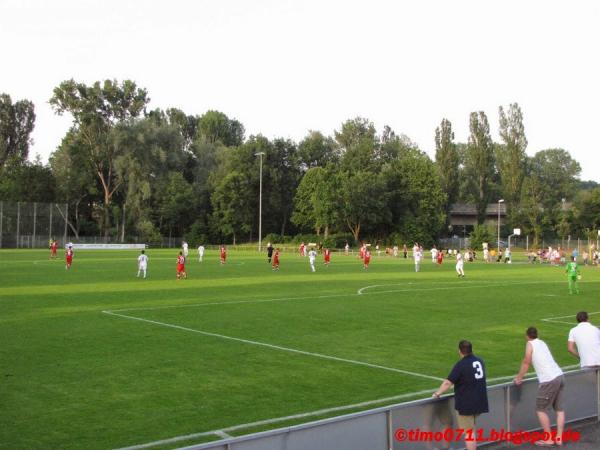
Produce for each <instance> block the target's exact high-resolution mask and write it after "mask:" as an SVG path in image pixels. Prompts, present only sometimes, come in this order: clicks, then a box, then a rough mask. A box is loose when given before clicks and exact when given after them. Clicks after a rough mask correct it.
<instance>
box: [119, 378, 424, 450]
mask: <svg viewBox="0 0 600 450" xmlns="http://www.w3.org/2000/svg"><path fill="white" fill-rule="evenodd" d="M434 390H435V388H431V389H427V390H423V391H417V392H409V393H406V394H401V395H395V396H393V397H386V398H380V399H377V400H369V401H366V402H362V403H355V404H353V405H343V406H335V407H332V408H325V409H320V410H318V411H310V412H305V413H300V414H294V415H291V416H284V417H276V418H274V419H265V420H259V421H257V422H251V423H244V424H240V425H233V426H231V427H227V428H221V429H220V430H213V431H204V432H201V433H193V434H188V435H184V436H176V437H173V438H170V439H163V440H160V441H154V442H148V443H146V444H140V445H133V446H131V447H122V448H119V449H117V450H138V449H143V448H150V447H157V446H160V445H167V444H172V443H175V442H180V441H187V440H191V439H195V438H199V437H203V436H210V435H212V434H217V433H219V432H221V433H223V432H233V431H238V430H243V429H245V428H254V427H259V426H262V425H270V424H272V423H277V422H286V421H288V420H295V419H303V418H305V417H311V416H320V415H324V414H328V413H332V412H336V411H344V410H348V409H358V408H363V407H365V406H371V405H375V404H377V403H385V402H389V401H394V400H402V399H403V398H407V397H413V396H417V395H423V394H429V393H431V392H432V391H434Z"/></svg>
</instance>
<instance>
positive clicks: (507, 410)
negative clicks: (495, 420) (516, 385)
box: [504, 385, 510, 433]
mask: <svg viewBox="0 0 600 450" xmlns="http://www.w3.org/2000/svg"><path fill="white" fill-rule="evenodd" d="M504 408H505V410H504V417H505V419H504V425H505V426H506V428H505V429H506V432H507V433H508V432H510V385H508V386H506V388H505V389H504Z"/></svg>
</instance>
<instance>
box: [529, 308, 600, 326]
mask: <svg viewBox="0 0 600 450" xmlns="http://www.w3.org/2000/svg"><path fill="white" fill-rule="evenodd" d="M595 314H600V311H595V312H591V313H588V316H593V315H595ZM573 317H574V316H573V314H569V315H568V316H555V317H546V318H545V319H540V320H541V321H542V322H547V323H561V324H563V323H564V324H566V325H571V326H574V325H577V324H576V323H575V322H567V321H566V320H557V319H568V318H571V319H572V318H573Z"/></svg>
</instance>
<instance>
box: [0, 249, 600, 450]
mask: <svg viewBox="0 0 600 450" xmlns="http://www.w3.org/2000/svg"><path fill="white" fill-rule="evenodd" d="M147 253H148V256H149V260H150V262H149V270H148V279H146V280H144V279H138V278H136V272H137V267H136V258H137V254H138V252H137V251H83V250H81V251H77V252H76V255H75V259H74V264H73V268H72V270H70V271H66V270H65V268H64V262H63V259H62V258H60V259H59V260H56V261H50V260H48V252H46V251H34V250H16V251H15V250H12V251H8V250H4V251H0V286H1V287H0V343H1V345H0V377H1V378H0V424H1V426H0V448H2V449H21V448H44V449H47V448H60V449H69V448H81V449H83V448H85V449H95V448H103V449H104V448H120V447H126V446H132V445H136V444H143V443H147V442H154V441H158V440H162V439H169V438H173V437H176V436H182V435H188V434H193V433H203V432H209V431H213V430H222V429H228V428H230V427H233V426H235V425H239V424H248V423H253V422H258V421H263V420H267V419H273V418H280V417H287V416H293V415H297V414H302V413H308V412H312V411H319V410H323V409H329V408H334V407H338V406H344V405H355V404H359V403H363V402H370V401H373V400H378V399H386V398H389V397H395V398H396V400H393V401H392V400H387V401H383V402H382V403H386V402H387V403H394V402H399V401H401V400H410V399H412V398H422V397H427V396H429V394H428V393H426V392H424V391H427V392H432V391H433V390H434V389H435V388H436V387H437V386H438V385H439V383H440V382H439V381H438V378H440V379H441V378H444V377H445V376H446V375H447V374H448V372H449V370H450V368H451V366H452V365H453V364H454V362H455V361H456V360H457V358H458V355H457V348H456V347H457V343H458V341H459V340H460V339H469V340H471V341H472V342H473V345H474V351H475V353H476V354H477V355H479V356H481V357H482V358H483V359H484V360H485V362H486V364H487V372H488V373H487V376H488V379H495V378H500V377H507V378H505V381H509V380H510V379H511V378H510V377H511V376H514V375H515V374H516V372H517V371H518V368H519V363H520V360H521V358H522V355H523V350H524V345H525V339H524V331H525V329H526V328H527V327H528V326H530V325H535V326H537V327H538V329H539V330H540V337H541V338H542V339H544V340H546V342H548V344H549V346H550V348H551V350H552V352H553V354H554V356H555V358H556V359H557V361H558V362H559V363H560V364H561V365H562V366H570V365H573V364H576V363H577V361H576V360H575V359H574V358H573V357H571V356H570V355H569V354H568V353H567V350H566V340H567V333H568V330H569V323H572V322H574V315H575V313H576V312H577V311H579V310H587V311H588V312H599V311H600V305H598V304H597V298H598V294H599V293H600V284H599V282H600V270H598V269H597V268H592V267H586V268H583V269H582V275H583V280H582V281H581V283H580V289H581V293H580V294H579V295H572V296H570V295H569V294H568V289H567V280H566V275H565V274H564V269H562V268H556V267H550V266H548V265H535V266H532V265H529V264H526V263H525V261H516V263H515V264H512V265H507V264H488V265H486V264H482V263H467V264H466V265H465V271H466V275H467V276H466V278H465V279H459V278H457V276H456V273H455V271H454V263H453V262H451V261H448V260H446V261H444V264H443V266H442V267H437V266H436V265H434V264H432V263H431V261H430V260H429V258H425V259H424V261H423V263H422V270H421V272H420V273H415V272H414V266H413V264H412V261H411V260H404V259H401V258H400V259H399V258H391V257H377V256H374V257H373V258H372V262H371V266H370V268H369V270H368V271H365V270H364V269H362V266H361V264H360V261H359V260H358V258H357V257H355V256H344V255H341V254H333V256H332V264H331V267H329V268H326V267H324V265H323V264H322V257H321V256H319V258H318V260H317V262H318V264H317V272H316V273H314V274H313V273H311V272H310V268H309V264H308V260H307V259H306V258H301V257H300V256H298V255H297V254H296V253H282V255H281V270H280V271H279V272H273V271H272V270H271V267H270V265H268V263H267V261H266V256H264V255H259V254H258V253H256V252H242V251H239V252H235V251H230V253H229V255H228V262H227V264H226V265H224V266H221V265H220V264H219V261H218V254H217V252H214V251H209V252H207V254H206V255H205V260H204V262H202V263H199V262H198V261H197V259H196V255H195V254H194V253H193V252H192V253H191V256H190V260H189V262H188V264H187V270H188V275H189V277H188V279H187V280H182V281H176V280H175V259H176V256H177V250H152V249H150V250H148V252H147ZM365 288H366V289H365ZM359 290H362V291H361V292H362V294H361V295H359V294H358V291H359ZM107 311H108V312H112V313H107ZM560 316H568V317H566V318H557V319H555V320H554V321H553V322H548V321H542V320H541V319H543V318H551V317H555V318H556V317H560ZM595 317H600V316H593V315H592V316H591V318H592V321H594V318H595ZM599 320H600V319H599ZM563 322H566V323H563ZM232 338H233V339H232ZM336 358H337V359H336ZM497 382H501V380H500V381H497ZM490 384H493V383H490ZM419 392H420V393H419ZM414 393H417V394H414ZM370 405H373V406H380V405H381V403H380V404H376V403H371V404H370ZM370 405H369V406H363V407H362V408H363V409H366V408H367V407H370ZM360 408H361V407H360V406H359V407H356V408H354V409H349V410H343V411H340V412H338V414H341V413H343V412H349V411H352V410H356V409H360ZM327 415H329V416H331V415H335V413H333V412H331V413H327V412H325V413H322V414H319V415H317V416H309V417H305V418H303V419H290V420H289V421H286V422H276V423H272V424H269V425H263V426H256V427H251V428H241V429H238V430H236V431H229V432H228V433H229V434H231V435H236V434H244V433H247V432H250V431H256V430H258V429H265V428H276V427H279V426H282V425H287V424H290V423H297V422H298V421H307V420H313V419H315V418H318V417H323V416H327ZM214 439H218V436H217V435H214V434H213V435H206V436H199V437H197V438H195V439H193V440H190V441H181V442H177V443H172V444H169V445H165V446H162V447H160V448H172V447H177V446H183V445H188V444H190V443H193V442H199V441H207V440H214Z"/></svg>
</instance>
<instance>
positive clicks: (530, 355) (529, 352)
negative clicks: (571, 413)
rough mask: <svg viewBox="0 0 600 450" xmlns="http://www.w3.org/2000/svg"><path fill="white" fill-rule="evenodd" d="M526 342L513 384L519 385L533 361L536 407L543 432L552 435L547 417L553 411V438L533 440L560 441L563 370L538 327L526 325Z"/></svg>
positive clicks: (544, 443) (537, 442)
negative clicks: (541, 336) (537, 381)
mask: <svg viewBox="0 0 600 450" xmlns="http://www.w3.org/2000/svg"><path fill="white" fill-rule="evenodd" d="M525 335H526V338H527V344H526V345H525V357H524V358H523V362H522V363H521V369H520V370H519V373H518V374H517V376H516V377H515V384H516V385H520V384H521V383H522V382H523V377H524V376H525V374H526V373H527V371H528V370H529V366H530V365H531V364H533V368H534V369H535V373H536V375H537V377H538V380H539V383H540V384H539V387H538V393H537V398H536V402H535V409H536V413H537V416H538V420H539V421H540V425H541V426H542V428H543V429H544V433H545V434H546V436H551V431H552V430H551V427H550V417H549V416H548V411H549V410H550V409H554V411H556V440H553V439H546V440H539V441H536V442H535V445H538V446H551V445H554V444H556V445H562V434H563V430H564V427H565V411H564V408H563V390H564V386H565V383H564V378H563V371H562V370H561V368H560V367H559V366H558V364H556V361H554V358H553V357H552V353H550V349H549V348H548V346H547V345H546V343H545V342H544V341H542V340H541V339H538V331H537V328H535V327H529V328H528V329H527V331H526V333H525Z"/></svg>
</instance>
